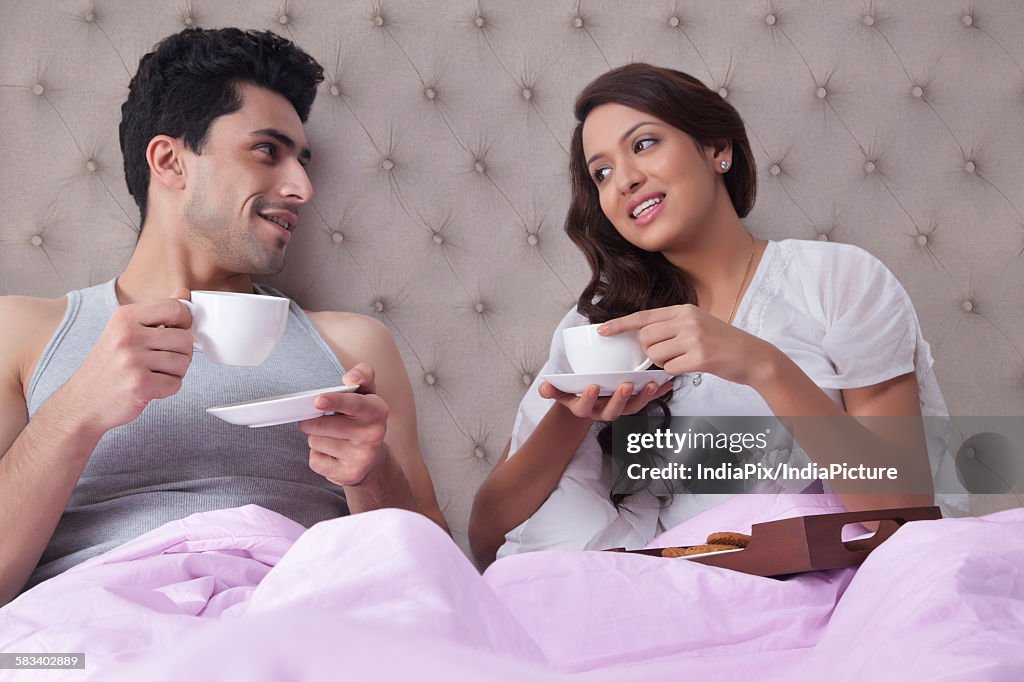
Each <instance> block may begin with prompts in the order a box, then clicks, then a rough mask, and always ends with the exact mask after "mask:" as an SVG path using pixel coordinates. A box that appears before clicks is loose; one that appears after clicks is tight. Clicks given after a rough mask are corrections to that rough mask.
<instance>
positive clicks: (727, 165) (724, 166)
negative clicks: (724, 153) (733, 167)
mask: <svg viewBox="0 0 1024 682" xmlns="http://www.w3.org/2000/svg"><path fill="white" fill-rule="evenodd" d="M721 166H722V170H724V171H727V170H729V162H728V161H723V162H722V163H721Z"/></svg>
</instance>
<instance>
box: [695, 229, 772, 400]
mask: <svg viewBox="0 0 1024 682" xmlns="http://www.w3.org/2000/svg"><path fill="white" fill-rule="evenodd" d="M755 250H757V240H756V239H754V235H750V255H749V256H747V267H746V269H745V270H744V271H743V279H742V280H740V288H739V289H738V290H737V291H736V300H735V301H733V304H732V312H730V313H729V319H728V320H726V324H732V320H733V318H734V317H735V316H736V310H737V309H738V308H739V307H740V298H742V296H743V287H744V286H746V284H747V278H748V277H750V266H751V265H753V263H754V251H755ZM701 374H702V372H697V373H696V374H694V375H693V385H694V386H700V382H701V381H703V378H702V377H701Z"/></svg>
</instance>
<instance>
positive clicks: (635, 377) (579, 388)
mask: <svg viewBox="0 0 1024 682" xmlns="http://www.w3.org/2000/svg"><path fill="white" fill-rule="evenodd" d="M541 379H543V380H545V381H547V382H549V383H550V384H551V385H552V386H554V387H555V388H557V389H558V390H559V391H565V392H566V393H575V394H576V395H580V394H581V393H583V391H585V390H586V389H587V386H590V385H591V384H597V385H598V386H600V388H601V391H600V393H599V395H611V394H612V393H614V392H615V389H616V388H618V387H619V386H620V385H621V384H624V383H626V382H627V381H628V382H631V383H632V384H633V394H634V395H636V394H637V393H639V392H640V391H641V390H643V387H644V386H646V385H647V384H649V383H650V382H652V381H653V382H654V383H656V384H657V385H658V386H661V385H662V384H663V383H665V382H666V381H671V380H672V375H671V374H669V373H668V372H666V371H664V370H661V369H653V370H643V371H640V372H601V373H600V374H545V375H544V376H542V377H541Z"/></svg>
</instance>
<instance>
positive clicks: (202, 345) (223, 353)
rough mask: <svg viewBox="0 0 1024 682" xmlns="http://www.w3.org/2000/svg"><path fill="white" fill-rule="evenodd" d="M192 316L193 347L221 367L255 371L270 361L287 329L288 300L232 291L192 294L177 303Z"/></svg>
mask: <svg viewBox="0 0 1024 682" xmlns="http://www.w3.org/2000/svg"><path fill="white" fill-rule="evenodd" d="M178 300H179V301H181V302H182V303H184V304H185V305H186V306H188V309H189V312H191V313H192V337H193V344H192V347H193V348H194V349H195V350H197V351H199V352H201V353H202V354H203V355H205V356H206V358H207V359H208V360H209V361H210V362H215V363H217V364H219V365H238V366H242V367H255V366H256V365H260V364H262V363H263V361H264V360H266V359H267V358H269V357H270V354H271V353H273V352H274V349H275V348H277V344H278V342H280V341H281V337H282V336H284V330H285V327H286V326H287V325H288V299H287V298H281V297H280V296H264V295H262V294H239V293H235V292H233V291H193V292H192V300H191V301H186V300H184V299H178Z"/></svg>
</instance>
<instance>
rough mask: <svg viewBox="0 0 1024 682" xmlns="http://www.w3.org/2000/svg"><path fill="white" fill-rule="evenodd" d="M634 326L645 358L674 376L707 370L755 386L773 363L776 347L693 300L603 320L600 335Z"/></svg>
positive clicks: (631, 328) (627, 329)
mask: <svg viewBox="0 0 1024 682" xmlns="http://www.w3.org/2000/svg"><path fill="white" fill-rule="evenodd" d="M630 330H636V332H637V339H638V340H639V341H640V343H641V345H642V346H643V349H644V352H645V353H647V357H649V358H650V359H651V360H653V361H654V364H656V365H658V366H659V367H661V368H662V369H664V370H665V371H666V372H668V373H669V374H671V375H673V376H679V375H681V374H687V373H692V372H708V373H710V374H714V375H715V376H717V377H720V378H722V379H725V380H726V381H732V382H734V383H737V384H745V385H752V384H754V383H755V381H756V380H757V379H758V378H759V374H760V373H761V372H763V371H765V370H767V369H769V368H770V367H771V359H772V357H773V354H774V353H776V352H777V349H776V348H775V347H774V346H773V345H772V344H770V343H768V342H767V341H764V340H763V339H760V338H758V337H756V336H754V335H752V334H748V333H747V332H745V331H743V330H742V329H738V328H736V327H734V326H732V325H731V324H727V323H726V322H723V321H722V320H720V319H718V318H717V317H714V316H713V315H711V314H709V313H707V312H705V311H703V310H701V309H700V308H698V307H697V306H695V305H691V304H686V305H676V306H669V307H665V308H654V309H652V310H641V311H639V312H636V313H633V314H632V315H626V316H625V317H619V318H616V319H614V320H608V321H607V322H605V323H604V324H603V325H602V326H601V328H600V330H599V333H600V334H601V335H602V336H610V335H614V334H620V333H622V332H626V331H630Z"/></svg>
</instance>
